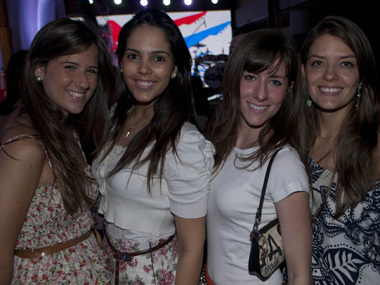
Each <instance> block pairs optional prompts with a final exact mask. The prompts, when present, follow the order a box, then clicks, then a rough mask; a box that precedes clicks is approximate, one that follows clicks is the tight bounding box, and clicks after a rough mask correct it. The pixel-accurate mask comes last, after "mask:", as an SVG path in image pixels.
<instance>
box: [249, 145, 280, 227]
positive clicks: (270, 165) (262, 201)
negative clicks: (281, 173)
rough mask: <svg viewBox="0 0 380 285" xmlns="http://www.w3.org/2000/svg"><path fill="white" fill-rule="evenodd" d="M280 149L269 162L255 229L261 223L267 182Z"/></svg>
mask: <svg viewBox="0 0 380 285" xmlns="http://www.w3.org/2000/svg"><path fill="white" fill-rule="evenodd" d="M280 150H281V148H280V149H278V150H276V151H275V153H274V154H273V155H272V157H271V159H270V160H269V163H268V168H267V171H266V173H265V178H264V183H263V189H262V191H261V197H260V204H259V208H258V209H257V212H256V219H255V224H254V226H253V229H254V230H255V229H256V230H257V229H258V227H259V224H260V222H261V210H262V208H263V204H264V197H265V192H266V190H267V184H268V179H269V174H270V169H271V168H272V163H273V160H274V158H275V157H276V155H277V153H278V152H279V151H280Z"/></svg>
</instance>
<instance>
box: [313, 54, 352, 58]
mask: <svg viewBox="0 0 380 285" xmlns="http://www.w3.org/2000/svg"><path fill="white" fill-rule="evenodd" d="M311 57H316V58H326V57H325V56H322V55H318V54H311V55H309V56H308V57H307V58H311ZM339 58H342V59H345V58H355V59H356V56H355V55H354V54H352V55H351V54H350V55H343V56H340V57H339Z"/></svg>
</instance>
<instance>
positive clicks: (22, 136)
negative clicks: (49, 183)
mask: <svg viewBox="0 0 380 285" xmlns="http://www.w3.org/2000/svg"><path fill="white" fill-rule="evenodd" d="M23 138H29V139H34V140H35V141H37V142H38V143H39V144H40V146H41V148H42V149H43V150H44V153H45V157H46V159H47V161H48V164H49V166H50V168H53V167H52V165H51V161H50V159H49V155H48V152H47V149H46V147H45V145H44V143H43V142H42V141H41V140H40V139H38V138H37V137H36V136H34V135H29V134H22V135H17V136H15V137H13V138H10V139H8V140H7V141H6V142H5V143H4V144H1V145H0V148H2V147H3V146H5V145H7V144H9V143H12V142H14V141H17V140H21V139H23Z"/></svg>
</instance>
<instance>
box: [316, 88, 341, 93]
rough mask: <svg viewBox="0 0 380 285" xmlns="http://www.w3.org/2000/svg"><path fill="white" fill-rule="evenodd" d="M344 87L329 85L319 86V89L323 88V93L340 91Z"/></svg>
mask: <svg viewBox="0 0 380 285" xmlns="http://www.w3.org/2000/svg"><path fill="white" fill-rule="evenodd" d="M342 89H343V88H337V87H334V88H328V87H319V90H321V91H322V92H323V93H338V92H340V91H341V90H342Z"/></svg>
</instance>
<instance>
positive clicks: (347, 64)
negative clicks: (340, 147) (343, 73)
mask: <svg viewBox="0 0 380 285" xmlns="http://www.w3.org/2000/svg"><path fill="white" fill-rule="evenodd" d="M341 65H342V66H344V67H354V64H353V63H352V62H351V61H344V62H342V63H341Z"/></svg>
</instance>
